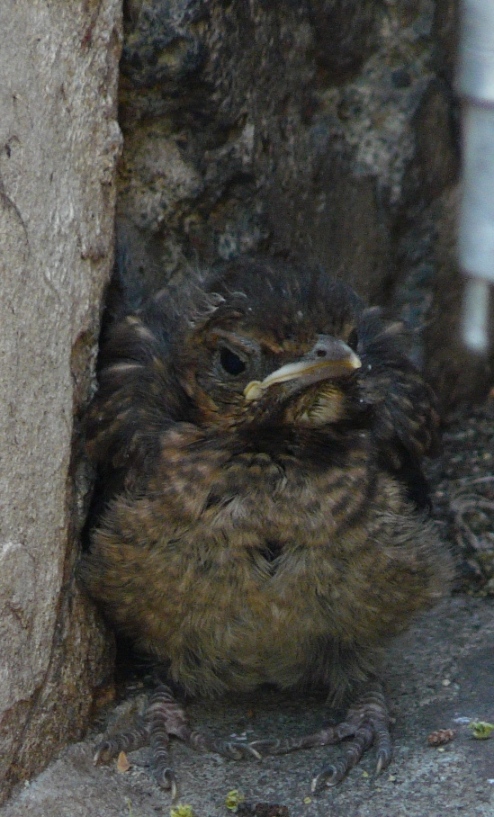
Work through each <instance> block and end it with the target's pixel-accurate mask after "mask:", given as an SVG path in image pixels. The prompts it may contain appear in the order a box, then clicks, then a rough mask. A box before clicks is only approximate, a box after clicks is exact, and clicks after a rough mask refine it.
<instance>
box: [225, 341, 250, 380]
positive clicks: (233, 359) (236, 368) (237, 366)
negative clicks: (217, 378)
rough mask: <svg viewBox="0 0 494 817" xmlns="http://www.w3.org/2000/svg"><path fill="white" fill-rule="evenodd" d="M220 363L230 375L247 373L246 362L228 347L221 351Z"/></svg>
mask: <svg viewBox="0 0 494 817" xmlns="http://www.w3.org/2000/svg"><path fill="white" fill-rule="evenodd" d="M220 363H221V365H222V366H223V368H224V370H225V372H228V374H233V375H237V374H242V372H245V362H244V361H243V360H242V358H241V357H239V356H238V355H236V354H235V352H232V350H231V349H228V348H227V347H226V346H223V348H222V349H221V351H220Z"/></svg>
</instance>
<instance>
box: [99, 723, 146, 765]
mask: <svg viewBox="0 0 494 817" xmlns="http://www.w3.org/2000/svg"><path fill="white" fill-rule="evenodd" d="M148 741H149V729H148V727H147V726H144V725H141V726H136V727H135V729H132V730H130V731H128V732H120V733H118V734H116V735H112V736H111V737H108V738H106V739H105V740H102V741H101V743H98V745H97V746H96V749H95V752H94V756H93V763H94V765H95V766H98V765H99V764H100V763H108V762H109V761H110V760H111V759H112V758H114V757H117V755H119V754H120V752H133V751H134V750H135V749H140V748H141V746H145V745H146V743H147V742H148Z"/></svg>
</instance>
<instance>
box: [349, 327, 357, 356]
mask: <svg viewBox="0 0 494 817" xmlns="http://www.w3.org/2000/svg"><path fill="white" fill-rule="evenodd" d="M347 343H348V345H349V347H350V349H353V351H354V352H356V351H357V346H358V332H357V330H356V329H352V331H351V332H350V334H349V335H348V340H347Z"/></svg>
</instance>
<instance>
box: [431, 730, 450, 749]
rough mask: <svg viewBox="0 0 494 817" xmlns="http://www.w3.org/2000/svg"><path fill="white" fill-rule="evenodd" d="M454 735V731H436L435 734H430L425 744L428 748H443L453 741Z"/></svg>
mask: <svg viewBox="0 0 494 817" xmlns="http://www.w3.org/2000/svg"><path fill="white" fill-rule="evenodd" d="M455 735H456V732H455V730H454V729H437V730H436V731H435V732H431V733H430V735H429V737H428V738H427V743H428V744H429V746H444V745H445V744H446V743H450V741H452V740H454V737H455Z"/></svg>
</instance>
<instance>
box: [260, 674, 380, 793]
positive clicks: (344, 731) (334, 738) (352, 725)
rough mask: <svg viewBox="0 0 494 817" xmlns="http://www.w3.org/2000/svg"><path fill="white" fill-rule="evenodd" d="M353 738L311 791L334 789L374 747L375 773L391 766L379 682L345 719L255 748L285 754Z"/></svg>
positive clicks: (317, 776)
mask: <svg viewBox="0 0 494 817" xmlns="http://www.w3.org/2000/svg"><path fill="white" fill-rule="evenodd" d="M345 738H351V740H350V741H349V742H348V743H347V744H346V747H345V755H344V757H343V759H342V760H340V761H339V763H336V764H331V765H327V766H324V767H323V768H322V769H321V771H320V772H319V774H318V775H316V777H314V779H313V781H312V786H311V788H312V791H316V790H317V789H319V788H321V787H322V786H324V785H326V786H334V785H336V783H339V782H340V781H341V780H343V778H344V777H346V775H347V774H348V772H349V771H350V770H351V769H352V768H353V767H354V766H356V765H357V763H358V762H359V761H360V759H361V758H362V756H363V754H364V752H366V751H367V749H369V747H370V746H372V744H375V746H376V753H377V763H376V774H380V773H381V772H382V771H383V770H384V769H386V767H387V766H388V765H389V763H390V761H391V756H392V742H391V735H390V733H389V712H388V707H387V704H386V699H385V696H384V691H383V688H382V685H381V683H380V682H379V681H373V682H372V683H370V684H368V685H367V687H366V688H365V691H364V692H363V693H362V694H361V695H359V696H358V697H357V699H356V700H355V702H354V703H353V704H352V706H351V707H350V708H349V710H348V712H347V715H346V718H345V719H344V720H343V721H342V722H341V723H338V724H336V726H329V727H327V728H325V729H321V730H319V731H318V732H314V733H312V734H310V735H303V736H302V737H299V738H285V739H283V740H273V741H254V742H253V744H252V746H253V748H255V749H257V750H259V751H260V752H261V753H266V754H275V755H279V754H285V753H287V752H293V751H297V750H298V749H306V748H309V747H311V746H327V745H330V744H334V743H340V741H342V740H344V739H345Z"/></svg>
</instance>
